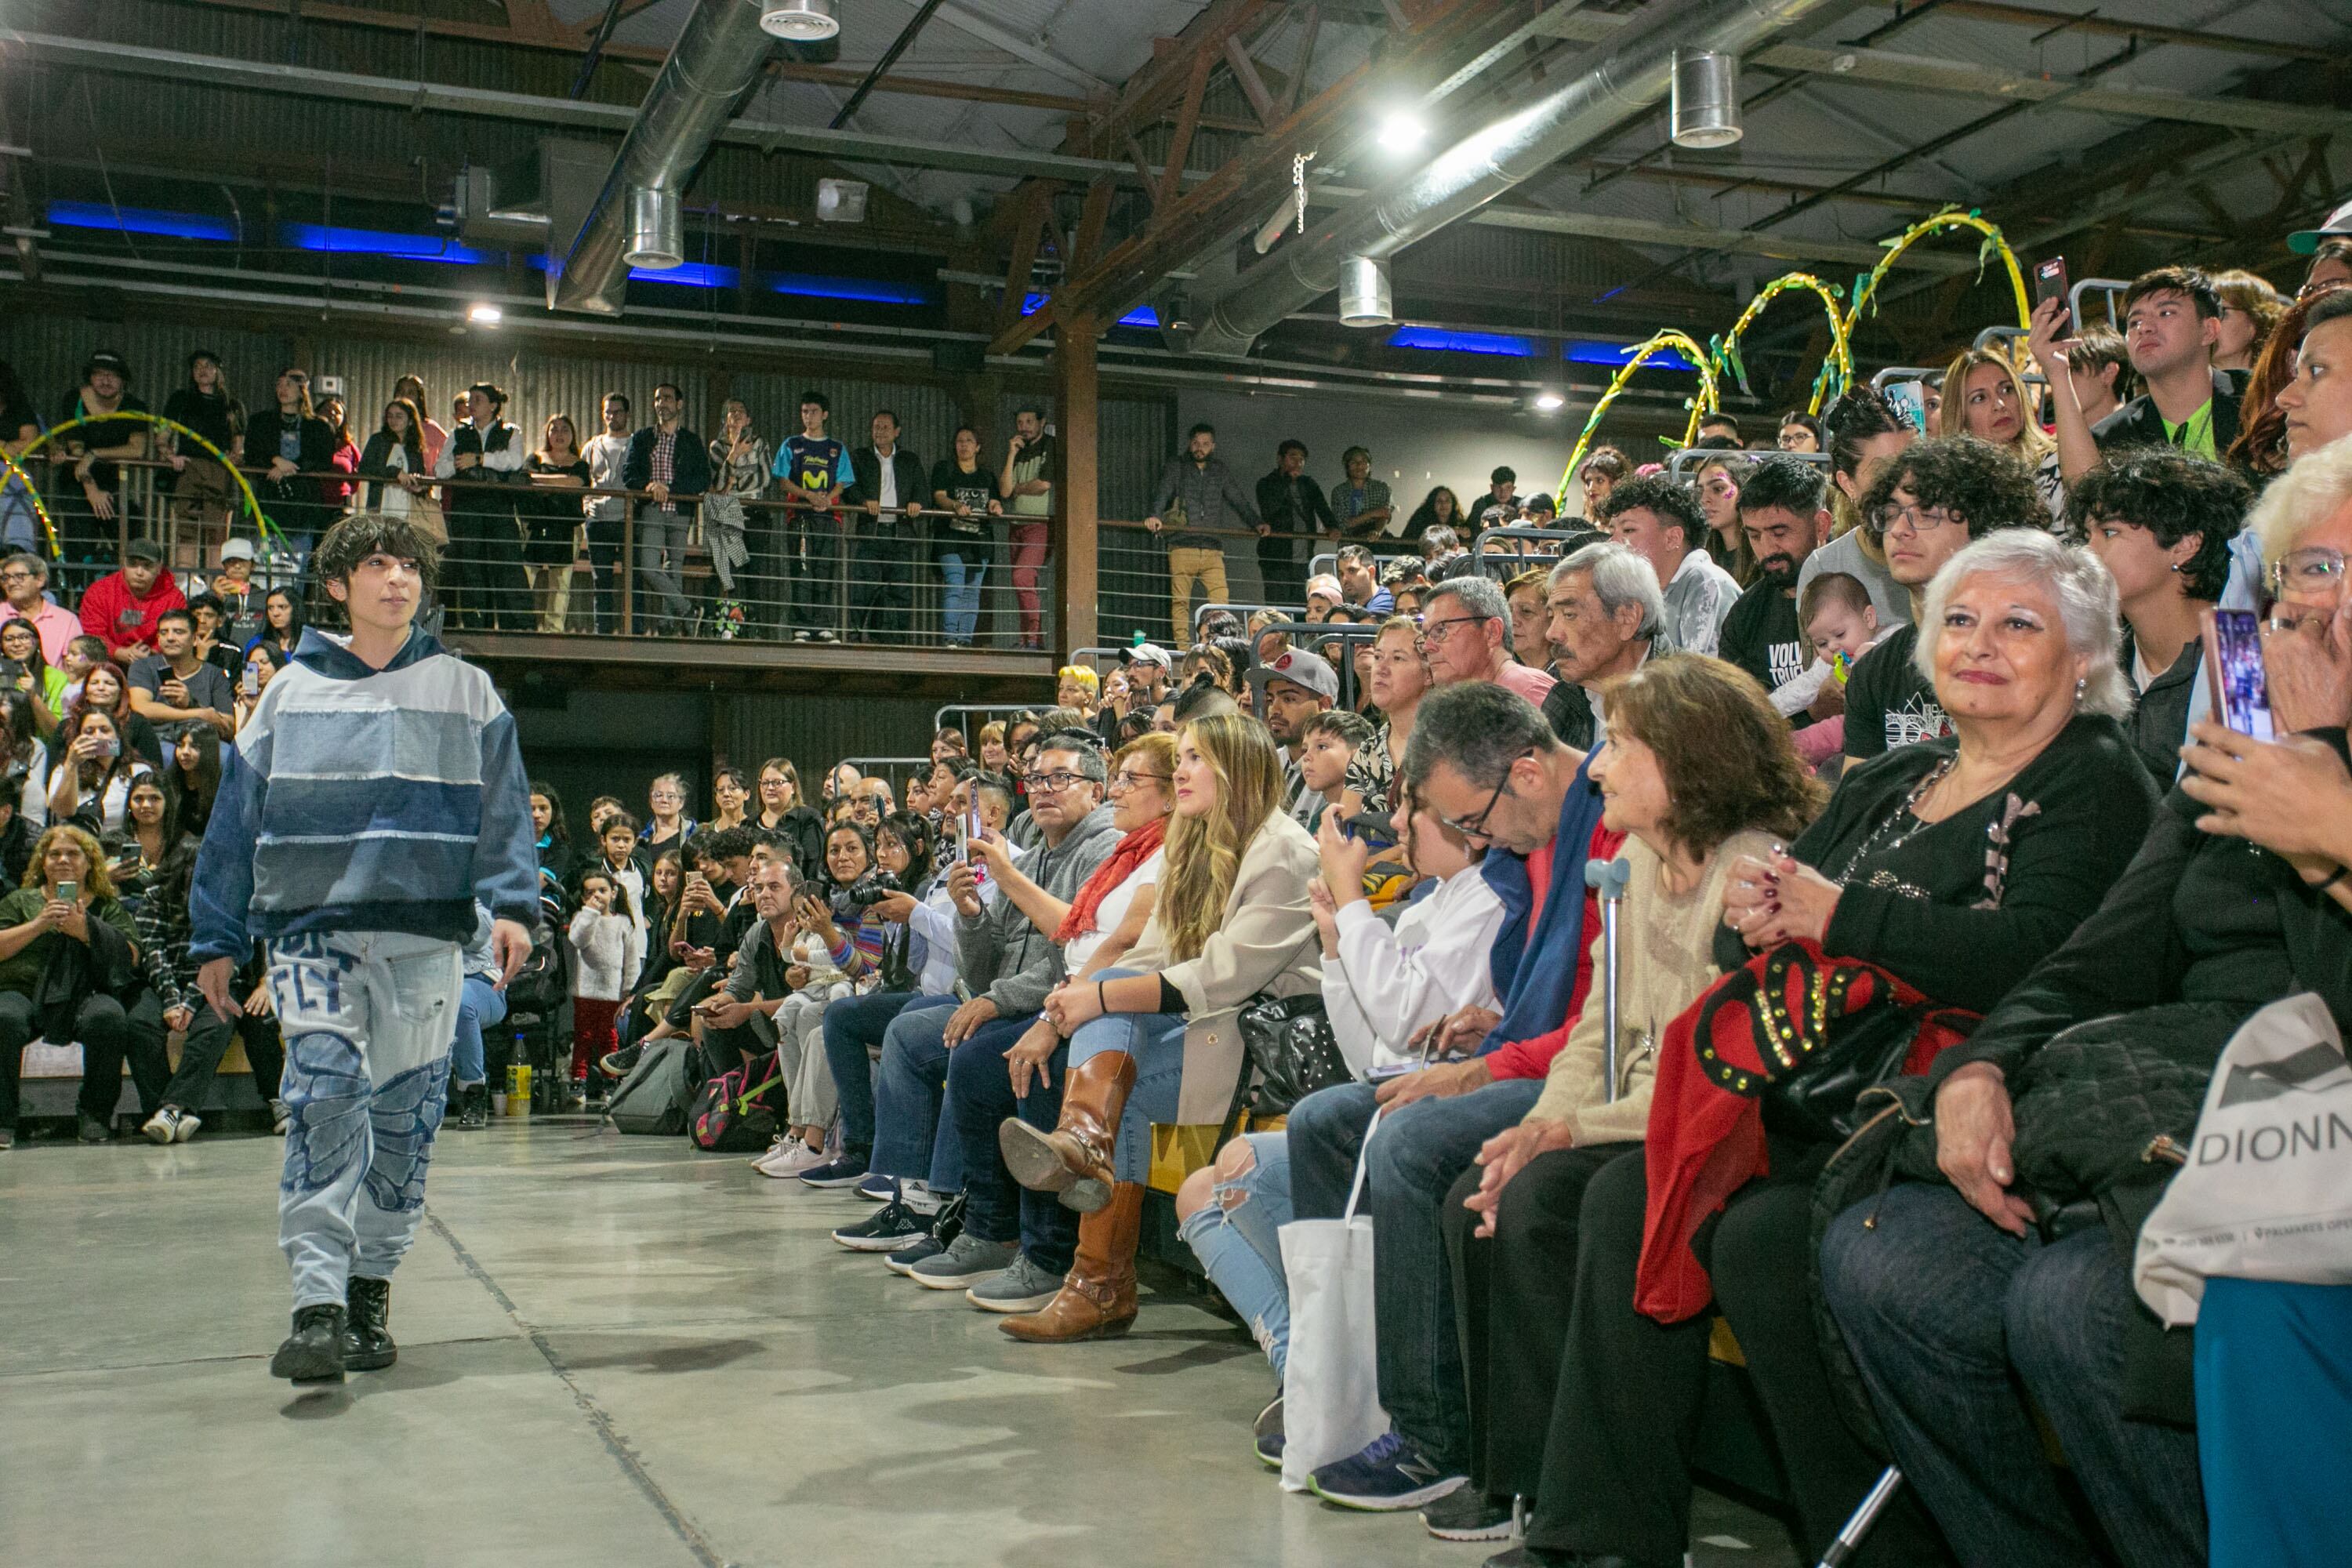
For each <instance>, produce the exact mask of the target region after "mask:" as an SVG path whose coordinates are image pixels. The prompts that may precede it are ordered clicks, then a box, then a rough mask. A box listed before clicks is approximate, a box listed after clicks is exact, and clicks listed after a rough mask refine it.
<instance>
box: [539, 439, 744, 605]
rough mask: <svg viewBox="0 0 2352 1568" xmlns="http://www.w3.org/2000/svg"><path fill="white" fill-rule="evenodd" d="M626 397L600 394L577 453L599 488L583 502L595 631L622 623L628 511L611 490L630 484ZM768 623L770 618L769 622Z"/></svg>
mask: <svg viewBox="0 0 2352 1568" xmlns="http://www.w3.org/2000/svg"><path fill="white" fill-rule="evenodd" d="M629 412H630V409H629V400H628V398H627V397H626V396H625V395H623V394H621V393H617V392H608V393H606V394H605V395H604V404H603V405H602V409H601V414H602V417H603V419H604V428H603V429H601V430H599V431H597V433H596V434H595V435H593V436H591V437H589V438H588V445H587V446H586V447H584V448H583V450H582V453H581V456H583V457H584V458H587V459H588V483H589V486H590V488H591V489H594V490H596V491H598V492H600V493H598V494H594V495H591V496H589V497H587V498H586V499H585V500H583V501H582V502H581V510H582V511H583V513H584V514H585V517H586V521H587V525H588V570H589V574H590V575H591V576H592V577H593V579H594V581H595V584H596V586H595V605H596V608H595V622H594V625H595V628H596V633H597V635H598V636H599V637H602V636H604V635H606V634H608V633H610V632H612V631H614V630H615V629H616V628H617V627H618V626H619V625H620V592H621V578H620V574H621V572H622V571H623V570H624V569H625V568H624V565H623V563H622V560H621V524H622V521H623V520H624V519H625V517H626V516H627V515H628V510H629V500H628V498H627V497H626V496H622V495H614V494H609V493H603V492H610V491H614V490H624V489H628V488H629V482H628V467H629ZM770 624H772V623H770Z"/></svg>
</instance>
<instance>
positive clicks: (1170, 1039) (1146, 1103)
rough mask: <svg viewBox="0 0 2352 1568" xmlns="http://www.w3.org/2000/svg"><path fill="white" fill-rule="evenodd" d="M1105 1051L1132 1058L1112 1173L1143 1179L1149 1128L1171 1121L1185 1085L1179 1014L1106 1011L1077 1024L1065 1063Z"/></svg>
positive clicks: (1118, 975) (1120, 975) (1112, 975)
mask: <svg viewBox="0 0 2352 1568" xmlns="http://www.w3.org/2000/svg"><path fill="white" fill-rule="evenodd" d="M1134 973H1136V972H1135V971H1134V970H1131V969H1106V970H1104V971H1103V972H1102V973H1099V974H1097V975H1096V976H1095V978H1096V979H1097V980H1124V979H1126V978H1128V977H1129V975H1132V974H1134ZM1105 1051H1125V1052H1126V1053H1127V1054H1128V1055H1129V1056H1131V1057H1133V1058H1135V1088H1134V1089H1131V1090H1129V1093H1128V1097H1127V1110H1125V1112H1123V1113H1122V1114H1121V1115H1120V1117H1119V1119H1118V1142H1116V1143H1115V1144H1114V1145H1113V1147H1112V1150H1111V1172H1112V1174H1113V1175H1115V1176H1116V1177H1117V1178H1118V1180H1120V1181H1122V1182H1143V1181H1148V1180H1150V1175H1151V1127H1152V1123H1154V1122H1172V1121H1175V1120H1176V1104H1177V1096H1178V1092H1179V1091H1180V1090H1181V1089H1182V1088H1183V1086H1184V1015H1183V1014H1181V1013H1111V1014H1108V1015H1106V1016H1103V1017H1100V1018H1097V1019H1096V1020H1095V1021H1094V1022H1093V1023H1091V1024H1082V1025H1080V1026H1079V1027H1078V1032H1077V1033H1076V1034H1075V1035H1073V1036H1071V1037H1070V1067H1071V1068H1072V1070H1074V1071H1075V1070H1076V1068H1077V1065H1078V1064H1079V1063H1080V1062H1082V1061H1085V1060H1086V1059H1087V1058H1088V1057H1092V1056H1099V1055H1101V1054H1102V1053H1103V1052H1105Z"/></svg>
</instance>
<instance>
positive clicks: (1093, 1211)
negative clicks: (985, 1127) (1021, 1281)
mask: <svg viewBox="0 0 2352 1568" xmlns="http://www.w3.org/2000/svg"><path fill="white" fill-rule="evenodd" d="M1176 752H1177V760H1176V768H1175V796H1176V805H1175V816H1174V819H1173V820H1172V821H1171V823H1170V825H1169V828H1168V843H1167V848H1166V854H1167V859H1166V861H1165V863H1164V864H1163V866H1162V868H1161V874H1160V884H1159V887H1160V892H1159V897H1158V900H1157V901H1156V903H1155V904H1154V906H1153V908H1152V911H1151V920H1150V923H1149V924H1148V925H1147V926H1146V927H1145V928H1144V931H1143V934H1142V936H1141V938H1140V939H1139V941H1138V942H1137V943H1136V945H1135V947H1134V948H1133V949H1132V950H1131V951H1130V952H1129V953H1128V954H1127V956H1126V957H1125V958H1124V959H1122V960H1121V961H1120V962H1119V964H1118V967H1116V968H1112V969H1107V970H1103V971H1099V972H1097V973H1096V975H1095V976H1094V977H1093V979H1092V981H1091V983H1088V982H1072V983H1066V984H1062V985H1061V986H1059V987H1057V988H1056V989H1055V991H1054V992H1053V993H1052V994H1050V995H1049V996H1047V997H1046V998H1045V1008H1044V1012H1045V1016H1046V1017H1047V1018H1049V1019H1051V1020H1052V1022H1053V1025H1054V1027H1055V1030H1056V1032H1058V1033H1060V1034H1061V1035H1063V1036H1064V1037H1066V1038H1067V1039H1068V1040H1069V1042H1070V1047H1069V1066H1068V1069H1067V1071H1066V1075H1065V1079H1064V1088H1063V1093H1062V1107H1061V1113H1060V1115H1059V1117H1058V1119H1057V1120H1056V1121H1055V1128H1054V1130H1053V1131H1050V1132H1047V1131H1041V1130H1040V1129H1037V1128H1034V1127H1032V1126H1031V1125H1030V1124H1029V1123H1028V1122H1026V1121H1021V1120H1019V1119H1017V1118H1011V1119H1007V1120H1006V1121H1004V1122H1003V1132H1002V1148H1003V1153H1004V1158H1005V1163H1006V1165H1007V1166H1008V1168H1009V1169H1010V1170H1011V1171H1012V1173H1013V1178H1014V1179H1015V1180H1016V1181H1018V1182H1019V1183H1020V1184H1022V1185H1023V1186H1024V1187H1027V1188H1029V1189H1030V1190H1031V1191H1033V1192H1055V1193H1062V1194H1066V1200H1067V1202H1068V1204H1069V1206H1071V1207H1073V1208H1075V1209H1076V1210H1078V1211H1079V1212H1080V1213H1081V1214H1082V1215H1085V1218H1083V1219H1082V1220H1081V1221H1080V1222H1079V1226H1078V1247H1077V1257H1076V1262H1075V1264H1074V1265H1073V1266H1072V1268H1071V1269H1070V1272H1069V1275H1068V1277H1067V1278H1066V1279H1065V1280H1064V1281H1063V1285H1062V1289H1061V1292H1060V1294H1058V1295H1057V1296H1055V1299H1054V1300H1053V1301H1052V1302H1051V1303H1049V1304H1048V1305H1047V1306H1046V1307H1045V1309H1044V1310H1042V1311H1040V1312H1037V1313H1035V1314H1034V1315H1033V1316H1029V1317H1022V1318H1008V1319H1006V1320H1004V1322H1003V1329H1004V1331H1005V1332H1006V1333H1009V1334H1011V1335H1012V1336H1013V1338H1015V1339H1020V1340H1027V1341H1031V1342H1067V1341H1071V1340H1078V1339H1092V1338H1097V1337H1100V1336H1103V1335H1108V1334H1118V1333H1124V1332H1125V1331H1127V1329H1128V1327H1129V1325H1130V1324H1131V1323H1133V1322H1134V1321H1135V1313H1136V1305H1135V1247H1136V1241H1137V1238H1138V1236H1139V1230H1140V1226H1141V1224H1142V1218H1143V1183H1144V1178H1145V1175H1146V1173H1147V1171H1148V1168H1149V1166H1150V1155H1151V1147H1150V1145H1151V1138H1150V1131H1151V1127H1152V1125H1153V1124H1154V1123H1158V1122H1168V1123H1177V1124H1185V1125H1197V1124H1199V1123H1202V1122H1207V1121H1215V1120H1216V1119H1217V1118H1218V1117H1220V1116H1222V1115H1223V1114H1224V1110H1225V1107H1226V1104H1227V1102H1228V1101H1229V1100H1230V1099H1231V1098H1232V1094H1233V1084H1234V1077H1235V1075H1236V1074H1237V1073H1238V1071H1239V1070H1240V1068H1241V1063H1242V1043H1241V1037H1240V1033H1239V1030H1238V1027H1237V1026H1236V1025H1235V1023H1234V1013H1235V1011H1236V1010H1237V1009H1238V1008H1239V1007H1240V1006H1241V1005H1242V1004H1243V1003H1244V1002H1246V1001H1248V1000H1249V999H1251V998H1252V997H1254V996H1258V995H1261V994H1265V995H1271V996H1277V997H1278V996H1293V995H1298V994H1304V993H1306V992H1307V991H1310V990H1312V989H1314V988H1315V987H1316V986H1317V985H1318V984H1319V983H1320V979H1321V964H1320V962H1319V955H1318V948H1317V944H1316V941H1315V922H1314V918H1313V915H1312V914H1311V912H1310V910H1309V908H1308V905H1307V882H1308V880H1309V879H1311V877H1312V876H1313V872H1314V865H1315V846H1314V840H1313V839H1312V838H1310V837H1307V830H1306V829H1305V828H1302V827H1300V826H1298V824H1297V823H1296V822H1294V821H1293V820H1291V818H1290V817H1288V816H1286V815H1284V813H1283V812H1282V810H1281V793H1282V769H1281V764H1280V763H1279V761H1278V760H1277V759H1278V753H1277V752H1276V750H1275V745H1274V740H1273V737H1271V736H1270V735H1268V734H1267V733H1266V731H1265V726H1264V725H1262V724H1260V723H1258V722H1257V721H1255V720H1252V719H1247V718H1244V717H1242V716H1240V715H1237V714H1236V715H1223V716H1212V717H1205V718H1199V719H1193V720H1191V721H1188V722H1187V723H1186V724H1185V726H1184V729H1183V731H1182V732H1181V733H1180V734H1179V735H1178V737H1177V741H1176ZM1048 754H1049V755H1050V754H1051V753H1048ZM1113 987H1116V988H1117V989H1115V990H1114V989H1113Z"/></svg>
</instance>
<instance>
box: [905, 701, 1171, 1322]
mask: <svg viewBox="0 0 2352 1568" xmlns="http://www.w3.org/2000/svg"><path fill="white" fill-rule="evenodd" d="M1175 773H1176V738H1175V737H1174V736H1173V735H1144V736H1141V737H1139V738H1138V739H1137V740H1135V741H1134V742H1131V743H1129V745H1126V746H1124V747H1122V748H1120V749H1119V750H1118V752H1115V753H1113V755H1112V757H1111V759H1110V804H1111V824H1112V826H1115V827H1117V828H1118V829H1119V831H1120V832H1121V833H1122V834H1123V835H1124V836H1125V837H1121V838H1120V839H1119V841H1118V847H1117V848H1116V849H1113V850H1112V851H1111V852H1110V858H1108V859H1107V860H1105V861H1104V862H1103V863H1102V864H1101V866H1099V867H1097V868H1096V870H1095V874H1094V875H1093V876H1092V877H1090V878H1088V879H1087V881H1086V883H1085V885H1084V886H1082V887H1080V888H1079V889H1078V891H1077V896H1076V898H1074V899H1072V900H1070V901H1069V902H1068V903H1066V904H1065V903H1063V902H1062V901H1061V900H1059V899H1056V898H1054V897H1053V896H1052V895H1050V894H1048V893H1047V892H1046V891H1045V889H1043V888H1040V887H1039V886H1037V884H1036V883H1034V882H1033V881H1031V880H1030V879H1028V878H1027V877H1025V876H1024V875H1022V872H1021V868H1020V864H1019V863H1018V862H1017V861H1015V860H1014V859H1013V857H1012V856H1011V854H1010V853H1009V852H1008V851H1007V848H1006V847H1005V846H1004V843H1003V840H1002V839H1000V838H995V837H991V838H990V839H988V840H987V841H985V842H983V843H980V844H978V845H977V846H976V847H978V849H979V850H980V852H981V853H982V854H984V855H986V856H987V858H988V874H989V876H990V877H992V879H995V880H996V881H997V883H998V885H999V886H1000V888H1001V889H1003V896H1004V897H1006V898H1008V899H1011V900H1013V903H1014V904H1015V905H1016V906H1017V907H1018V908H1019V909H1020V910H1021V912H1022V913H1024V914H1025V915H1027V916H1028V917H1029V918H1030V919H1031V920H1032V921H1035V922H1036V924H1037V926H1038V927H1039V929H1041V930H1045V931H1052V932H1053V933H1054V940H1055V942H1059V943H1061V945H1062V957H1063V961H1064V963H1065V964H1066V967H1067V968H1068V971H1069V973H1070V974H1071V975H1072V976H1073V977H1074V978H1076V979H1084V978H1086V977H1087V975H1090V974H1093V973H1097V971H1100V970H1105V969H1108V968H1111V967H1112V966H1114V965H1115V964H1117V963H1118V960H1119V959H1120V957H1121V956H1122V955H1124V954H1125V953H1126V952H1128V951H1129V949H1130V948H1132V947H1134V945H1135V943H1136V941H1137V939H1138V938H1139V937H1140V936H1141V935H1142V934H1143V927H1144V924H1145V922H1146V921H1149V920H1150V918H1151V910H1152V904H1153V896H1154V894H1155V893H1156V892H1157V890H1158V884H1159V880H1160V844H1161V841H1162V840H1163V839H1164V838H1165V837H1167V833H1168V817H1169V814H1170V813H1171V812H1172V811H1173V810H1174V809H1175V807H1176V795H1175V792H1174V789H1173V787H1172V783H1171V781H1172V780H1173V779H1174V777H1175ZM985 1038H986V1037H985V1036H981V1037H974V1038H972V1039H968V1040H966V1041H965V1042H964V1043H963V1044H962V1045H961V1046H959V1047H956V1048H955V1050H954V1051H953V1052H951V1053H950V1058H949V1061H948V1087H947V1110H948V1114H949V1115H950V1116H951V1117H953V1118H954V1121H955V1126H956V1135H957V1136H958V1137H959V1138H960V1139H961V1140H962V1142H963V1165H964V1189H963V1190H964V1212H963V1235H964V1237H966V1238H972V1239H971V1240H963V1241H960V1242H959V1245H960V1246H962V1247H965V1248H966V1249H967V1250H969V1251H977V1249H978V1248H977V1247H976V1246H975V1242H976V1243H980V1244H986V1245H988V1246H989V1247H992V1248H994V1249H996V1250H997V1251H999V1252H1001V1254H1002V1255H1003V1267H1002V1268H1001V1269H1000V1270H999V1271H998V1272H997V1273H995V1274H994V1275H992V1276H991V1277H990V1278H988V1279H982V1281H980V1282H979V1283H978V1284H976V1285H974V1286H972V1287H971V1289H968V1290H966V1291H965V1292H964V1296H965V1299H966V1300H969V1301H970V1302H971V1304H972V1305H973V1306H975V1307H978V1308H980V1309H982V1310H983V1311H991V1312H1034V1311H1036V1310H1039V1309H1040V1308H1042V1307H1044V1306H1045V1304H1046V1303H1048V1302H1050V1301H1051V1300H1053V1299H1054V1296H1055V1292H1056V1291H1058V1290H1059V1289H1061V1287H1062V1279H1063V1276H1065V1275H1066V1274H1067V1273H1068V1272H1069V1271H1070V1265H1071V1262H1072V1258H1073V1255H1074V1253H1075V1250H1076V1246H1077V1238H1078V1216H1077V1214H1076V1211H1074V1210H1071V1209H1067V1208H1065V1207H1063V1206H1062V1205H1061V1204H1060V1203H1059V1202H1057V1201H1056V1199H1055V1194H1052V1193H1033V1192H1029V1191H1027V1190H1025V1189H1024V1188H1022V1187H1020V1186H1018V1185H1016V1184H1014V1183H1013V1176H1012V1173H1010V1172H1009V1171H1007V1170H1006V1169H1005V1167H1004V1156H1003V1152H1002V1151H1001V1150H1000V1149H999V1147H998V1144H997V1127H998V1124H999V1123H1001V1122H1003V1121H1004V1120H1005V1119H1006V1118H1007V1117H1011V1116H1014V1115H1018V1116H1019V1117H1020V1118H1021V1119H1022V1120H1023V1121H1027V1122H1028V1123H1029V1124H1030V1125H1031V1126H1033V1127H1037V1128H1041V1129H1044V1130H1046V1131H1051V1130H1052V1129H1053V1128H1054V1126H1055V1124H1056V1122H1057V1121H1059V1120H1060V1117H1061V1112H1062V1079H1063V1073H1064V1068H1065V1067H1066V1063H1067V1061H1068V1058H1069V1048H1070V1043H1069V1042H1068V1041H1067V1040H1066V1039H1064V1038H1062V1037H1061V1036H1060V1035H1059V1034H1057V1033H1055V1029H1054V1026H1053V1025H1052V1024H1050V1023H1048V1022H1047V1021H1045V1019H1044V1018H1043V1017H1040V1018H1039V1019H1038V1020H1037V1022H1036V1023H1035V1024H1034V1025H1032V1026H1030V1028H1029V1031H1028V1032H1027V1033H1026V1034H1024V1035H1023V1036H1021V1037H1020V1038H1019V1039H1018V1040H1017V1041H1015V1042H1014V1043H1013V1045H1012V1046H1011V1047H1010V1048H1008V1049H1006V1050H1004V1051H1003V1053H1002V1054H997V1053H992V1052H991V1051H990V1050H989V1049H988V1048H987V1047H986V1046H985V1044H984V1043H983V1041H984V1039H985ZM914 1278H915V1279H922V1278H923V1277H922V1275H921V1274H920V1273H917V1274H916V1275H915V1276H914Z"/></svg>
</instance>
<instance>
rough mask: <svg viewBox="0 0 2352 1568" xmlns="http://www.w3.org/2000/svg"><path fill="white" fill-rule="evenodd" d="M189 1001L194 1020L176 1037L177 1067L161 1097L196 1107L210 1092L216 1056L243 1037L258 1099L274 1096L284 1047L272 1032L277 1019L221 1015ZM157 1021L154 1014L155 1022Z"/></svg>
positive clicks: (199, 1107) (198, 1108)
mask: <svg viewBox="0 0 2352 1568" xmlns="http://www.w3.org/2000/svg"><path fill="white" fill-rule="evenodd" d="M191 1005H193V1006H194V1008H195V1010H196V1017H195V1022H194V1023H192V1024H190V1025H189V1026H188V1035H187V1038H185V1039H184V1040H183V1041H181V1042H180V1066H179V1069H178V1070H177V1071H175V1072H173V1074H172V1081H171V1082H170V1083H168V1084H166V1085H165V1086H164V1089H163V1103H164V1104H166V1105H176V1106H178V1107H179V1108H180V1109H181V1110H194V1111H197V1112H202V1111H203V1110H204V1109H205V1102H206V1101H207V1100H210V1099H211V1098H212V1092H213V1079H215V1077H216V1076H217V1075H218V1074H219V1072H220V1063H221V1058H222V1057H224V1056H226V1055H227V1054H228V1043H229V1041H231V1040H233V1039H241V1040H243V1041H244V1042H245V1059H246V1060H247V1062H248V1063H250V1064H251V1065H252V1068H253V1089H254V1092H255V1093H256V1094H258V1095H260V1096H261V1098H262V1100H264V1101H268V1100H275V1099H276V1098H277V1097H278V1084H279V1082H280V1081H281V1080H282V1079H284V1078H285V1076H286V1047H285V1046H284V1044H283V1043H282V1042H281V1041H280V1040H279V1038H278V1020H277V1019H276V1018H272V1017H256V1016H254V1015H252V1014H250V1013H247V1014H245V1015H244V1016H240V1017H237V1018H235V1019H224V1018H222V1017H221V1016H219V1015H218V1014H216V1013H215V1012H214V1011H213V1010H212V1008H211V1007H209V1006H207V1005H205V1003H204V1002H203V1001H202V1000H198V1001H196V1002H194V1003H192V1004H191ZM161 1023H162V1020H161V1018H158V1019H157V1024H158V1025H159V1026H160V1025H161ZM158 1044H159V1046H160V1044H161V1042H160V1041H159V1042H158Z"/></svg>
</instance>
